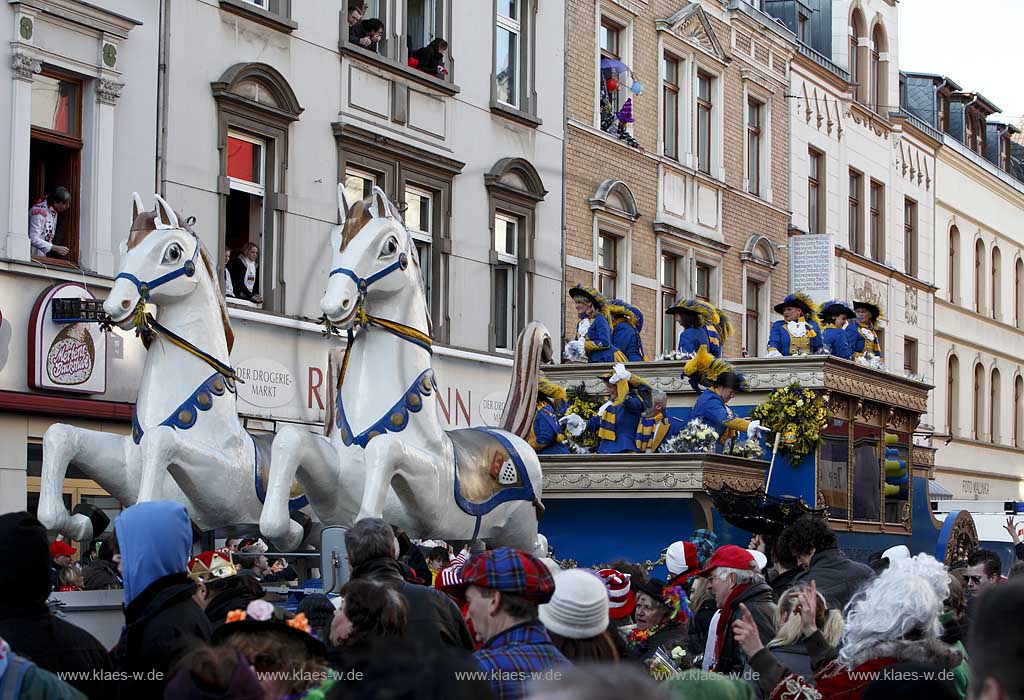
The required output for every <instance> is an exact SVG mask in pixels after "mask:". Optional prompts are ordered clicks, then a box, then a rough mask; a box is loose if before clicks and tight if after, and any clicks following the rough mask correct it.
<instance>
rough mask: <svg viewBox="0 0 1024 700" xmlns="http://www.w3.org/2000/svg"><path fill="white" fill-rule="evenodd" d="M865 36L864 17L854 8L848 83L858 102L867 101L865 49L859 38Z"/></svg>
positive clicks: (851, 23) (851, 16) (851, 25)
mask: <svg viewBox="0 0 1024 700" xmlns="http://www.w3.org/2000/svg"><path fill="white" fill-rule="evenodd" d="M866 36H867V27H866V25H865V22H864V15H863V14H862V13H861V11H860V8H854V10H853V12H851V13H850V81H851V82H853V83H854V85H855V86H856V87H855V88H854V93H855V95H856V97H857V99H858V100H859V101H860V102H867V100H868V84H867V80H865V75H864V74H865V71H866V69H867V66H865V65H864V63H866V62H867V60H868V58H867V47H866V46H864V47H862V46H861V45H860V39H861V37H866Z"/></svg>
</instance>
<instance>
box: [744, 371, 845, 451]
mask: <svg viewBox="0 0 1024 700" xmlns="http://www.w3.org/2000/svg"><path fill="white" fill-rule="evenodd" d="M827 403H828V396H827V395H823V394H817V393H815V392H813V391H811V390H810V389H805V388H803V387H801V386H800V382H793V383H792V384H790V385H789V386H784V387H782V388H781V389H777V390H775V391H774V392H772V394H771V396H769V397H768V398H767V399H766V400H765V401H764V403H762V404H760V405H759V406H757V407H756V408H755V409H754V410H753V411H752V412H751V414H750V418H751V419H756V420H759V421H761V425H763V426H765V427H766V428H768V429H769V431H770V433H769V435H768V439H767V442H768V444H771V443H772V442H774V440H775V434H776V433H781V434H782V446H781V447H780V448H779V449H780V451H782V452H786V453H788V454H789V457H790V462H791V463H792V464H794V465H795V464H796V463H797V462H799V461H800V460H801V459H803V458H804V457H805V456H806V455H809V454H810V453H811V452H813V451H814V450H816V449H817V447H818V444H819V443H820V442H821V431H822V430H823V429H824V428H825V426H826V425H827V423H828V407H827Z"/></svg>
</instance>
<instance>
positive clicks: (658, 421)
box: [636, 411, 686, 452]
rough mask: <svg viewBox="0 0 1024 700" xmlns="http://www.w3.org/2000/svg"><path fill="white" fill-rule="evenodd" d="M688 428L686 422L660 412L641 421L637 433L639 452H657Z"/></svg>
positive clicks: (637, 448)
mask: <svg viewBox="0 0 1024 700" xmlns="http://www.w3.org/2000/svg"><path fill="white" fill-rule="evenodd" d="M685 427H686V421H684V420H681V419H679V418H676V417H675V416H668V415H665V413H664V412H662V411H658V412H657V413H655V414H654V415H651V416H646V417H644V418H641V419H640V425H639V426H638V427H637V431H636V450H637V452H657V451H658V448H659V447H661V446H662V444H664V443H665V442H666V441H668V440H671V439H672V438H674V437H675V436H676V435H678V434H679V432H680V431H681V430H682V429H683V428H685Z"/></svg>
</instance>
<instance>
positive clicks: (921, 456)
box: [910, 445, 935, 467]
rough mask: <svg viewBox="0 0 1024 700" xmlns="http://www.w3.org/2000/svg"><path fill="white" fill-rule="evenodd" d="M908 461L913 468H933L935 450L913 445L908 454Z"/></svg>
mask: <svg viewBox="0 0 1024 700" xmlns="http://www.w3.org/2000/svg"><path fill="white" fill-rule="evenodd" d="M910 461H911V463H912V464H914V465H915V466H918V465H920V466H922V467H933V466H935V448H934V447H923V446H921V445H914V448H913V449H912V450H911V452H910Z"/></svg>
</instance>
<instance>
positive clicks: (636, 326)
mask: <svg viewBox="0 0 1024 700" xmlns="http://www.w3.org/2000/svg"><path fill="white" fill-rule="evenodd" d="M605 308H606V309H607V310H608V314H609V315H610V316H611V319H612V347H614V348H615V349H616V350H618V351H620V352H621V353H622V354H623V355H625V356H626V361H627V362H643V361H644V346H643V342H642V341H641V340H640V330H641V329H642V328H643V327H644V326H643V318H644V317H643V314H641V313H640V310H639V309H638V308H636V307H635V306H631V305H630V304H627V303H626V302H624V301H622V300H621V299H612V300H611V301H610V302H608V304H607V306H605Z"/></svg>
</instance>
